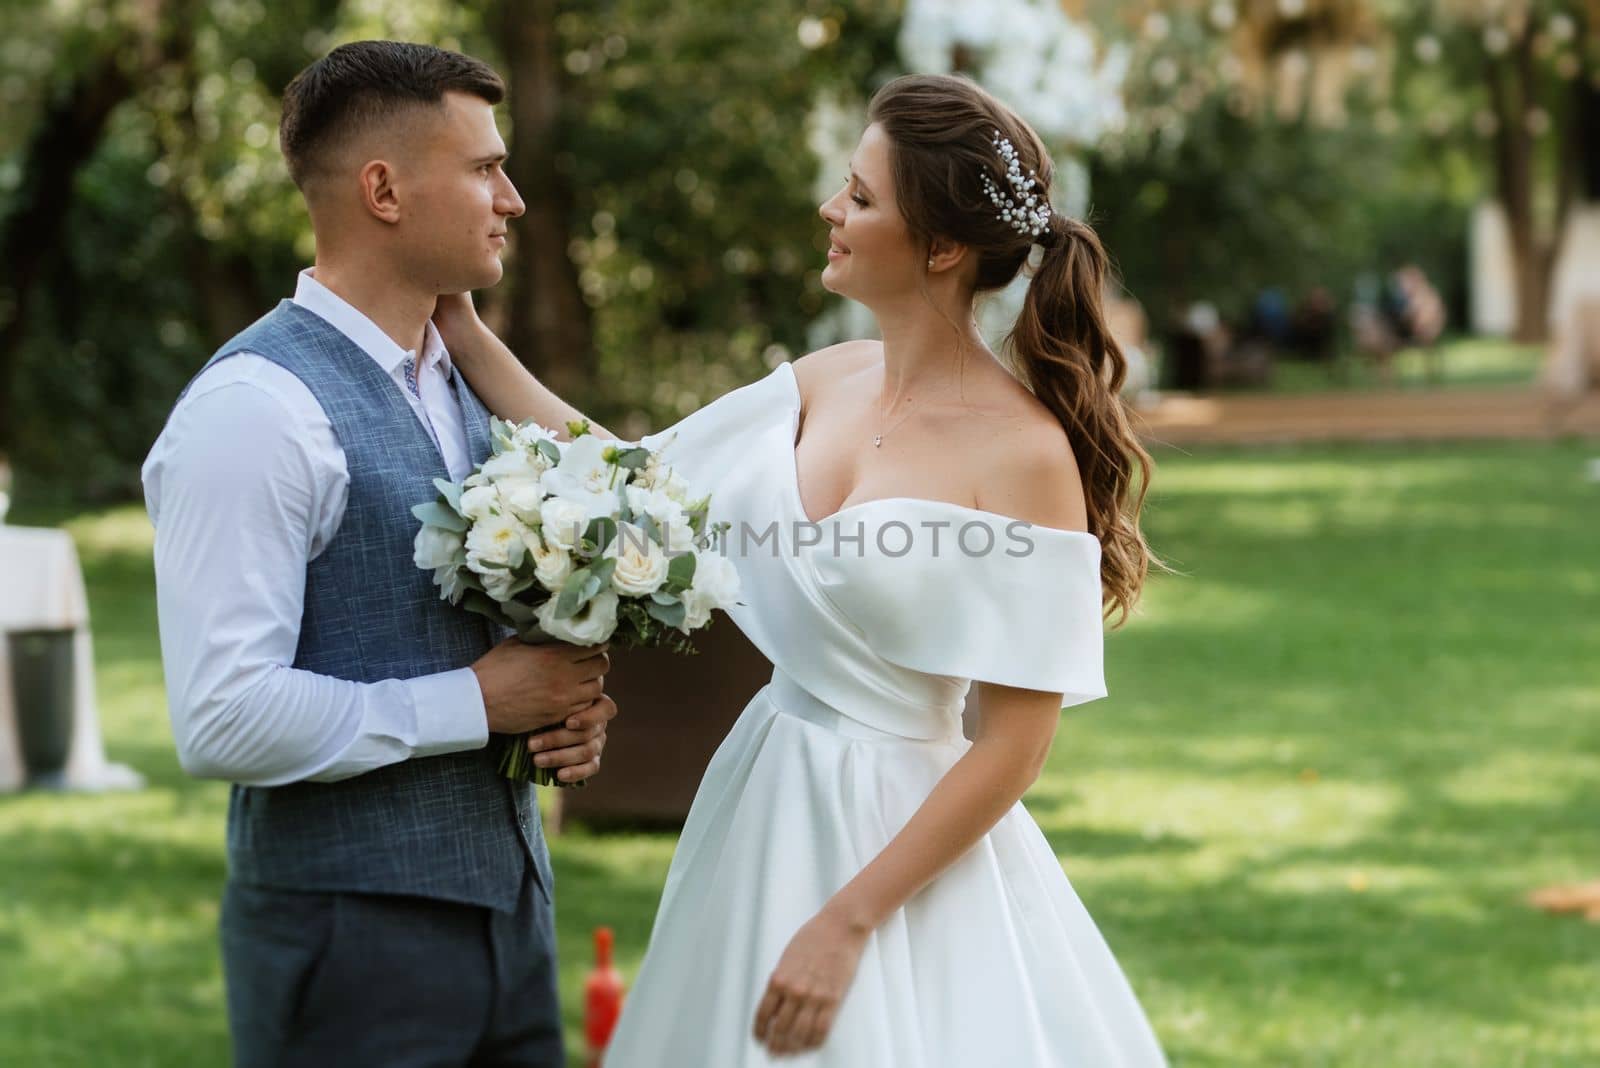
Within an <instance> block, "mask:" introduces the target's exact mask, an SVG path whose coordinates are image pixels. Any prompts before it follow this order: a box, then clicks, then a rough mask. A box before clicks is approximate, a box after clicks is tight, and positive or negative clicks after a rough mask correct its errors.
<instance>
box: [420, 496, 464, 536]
mask: <svg viewBox="0 0 1600 1068" xmlns="http://www.w3.org/2000/svg"><path fill="white" fill-rule="evenodd" d="M411 514H412V515H414V516H416V517H417V518H418V519H420V520H422V521H423V522H424V523H426V524H427V525H428V526H430V527H442V528H443V529H445V530H453V531H455V532H456V533H457V534H464V533H466V530H467V526H468V523H467V521H466V520H465V519H462V518H461V516H459V515H457V514H456V513H455V512H454V511H452V510H451V509H450V508H448V507H447V506H445V505H443V504H440V503H439V502H438V501H429V502H428V503H427V504H419V505H417V506H416V507H414V508H412V509H411Z"/></svg>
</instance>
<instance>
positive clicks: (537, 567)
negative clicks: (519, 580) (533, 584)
mask: <svg viewBox="0 0 1600 1068" xmlns="http://www.w3.org/2000/svg"><path fill="white" fill-rule="evenodd" d="M528 551H529V552H530V553H532V554H533V577H534V578H536V579H538V580H539V585H541V586H543V587H544V588H545V589H547V590H549V591H550V592H551V593H555V592H557V591H559V590H560V589H561V587H562V584H564V583H565V582H566V581H567V579H568V578H569V577H571V575H572V572H573V570H574V567H573V563H572V554H571V553H569V552H567V550H565V549H563V548H561V547H560V546H555V545H546V544H545V542H544V539H542V538H539V537H533V538H530V539H528Z"/></svg>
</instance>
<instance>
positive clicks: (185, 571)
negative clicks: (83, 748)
mask: <svg viewBox="0 0 1600 1068" xmlns="http://www.w3.org/2000/svg"><path fill="white" fill-rule="evenodd" d="M294 302H295V303H296V304H298V305H300V306H301V307H302V308H305V309H306V310H307V311H310V312H313V313H315V314H316V315H318V316H320V317H321V318H323V319H325V320H327V322H328V323H329V324H330V325H332V326H333V327H334V328H335V329H337V330H338V331H339V332H340V333H342V334H344V335H345V336H346V337H347V338H349V339H350V340H351V341H353V342H354V343H355V344H356V346H357V347H358V348H360V349H361V350H362V351H363V352H365V353H366V354H367V355H368V356H370V357H372V358H373V359H374V360H376V361H377V362H378V364H379V365H380V366H381V367H383V369H384V371H385V372H387V373H388V374H389V376H390V377H391V378H393V379H394V382H395V388H396V389H399V390H400V391H401V392H402V393H403V394H404V395H405V397H406V398H407V399H408V400H409V401H410V402H411V407H412V410H413V411H414V412H415V413H416V414H417V418H418V419H419V420H421V421H422V423H423V425H424V426H425V427H426V428H427V429H428V432H429V433H430V434H431V435H432V437H433V439H434V441H435V442H436V443H437V444H438V446H439V450H440V455H441V456H442V457H443V459H444V461H445V466H446V467H447V468H448V469H449V472H450V476H451V478H453V479H456V480H458V481H459V480H460V479H462V478H465V477H466V475H467V474H468V473H469V472H470V471H471V468H472V465H471V459H470V452H469V448H468V445H467V435H466V427H465V423H464V421H463V418H462V415H461V408H460V405H459V404H458V403H457V401H456V399H455V394H454V392H453V391H452V390H451V389H450V384H449V383H450V357H449V354H448V353H446V352H445V349H444V344H443V342H441V341H440V339H439V335H438V333H437V332H436V331H435V330H434V328H433V324H432V323H431V322H430V323H429V324H428V326H427V332H426V338H425V341H424V345H423V353H422V357H421V360H420V361H417V360H416V359H415V353H413V352H408V351H406V350H404V349H402V348H401V347H400V346H399V345H397V344H395V342H394V341H393V340H391V339H390V338H389V337H388V335H386V334H385V333H384V332H383V331H382V330H380V329H379V328H378V326H377V325H376V324H375V323H373V322H372V320H371V319H368V318H367V317H366V316H365V315H363V314H362V313H361V312H359V311H357V310H356V309H355V308H354V307H352V306H351V305H350V304H348V303H346V302H345V301H344V300H343V299H342V298H340V297H339V296H337V295H336V294H335V293H333V291H332V290H330V289H328V288H327V287H326V286H324V285H322V284H320V283H319V282H317V280H316V279H315V278H313V277H312V274H311V271H309V270H307V271H303V272H301V274H300V280H299V284H298V285H297V286H296V288H295V294H294ZM408 373H409V374H411V375H412V376H414V381H415V383H416V386H417V393H419V394H420V397H418V396H417V395H416V394H413V392H412V390H411V389H410V388H409V386H408V384H407V375H408ZM142 476H143V480H144V490H145V503H146V507H147V508H148V510H149V513H150V519H151V521H152V522H153V523H154V524H155V527H156V539H155V566H156V602H157V611H158V615H159V620H160V627H161V657H162V663H163V666H164V668H165V671H166V683H167V699H168V706H169V708H170V711H171V716H172V733H173V737H174V739H175V741H176V742H177V748H178V757H179V760H180V761H181V762H182V764H183V767H184V769H185V770H186V771H188V772H189V773H190V774H192V775H199V776H203V777H206V778H216V779H227V780H229V781H232V782H238V783H245V784H248V785H255V786H275V785H279V784H282V783H289V782H298V781H301V780H305V779H311V780H315V781H319V782H330V781H333V780H337V779H345V778H349V777H351V776H353V775H360V774H361V773H363V772H366V771H371V770H373V769H374V768H379V767H382V766H384V765H386V764H393V763H396V762H398V761H401V760H405V759H407V758H410V757H418V756H432V755H436V754H439V753H451V752H457V751H460V750H466V749H477V748H481V747H482V746H484V745H485V744H486V743H487V742H488V739H489V729H488V721H487V718H486V715H485V712H484V706H483V694H482V691H481V690H480V689H479V687H478V681H477V676H476V675H475V674H474V673H473V671H472V669H471V668H460V669H458V670H455V671H447V672H442V673H440V674H436V675H424V676H420V677H418V678H414V679H406V680H398V679H389V680H385V681H382V682H373V683H358V682H349V681H346V680H343V679H336V678H332V677H330V676H327V675H318V674H315V673H313V672H309V671H301V670H297V669H295V668H293V667H291V666H290V665H291V664H292V663H293V662H294V657H295V649H296V647H297V646H298V644H299V639H300V619H301V614H302V611H303V609H304V604H305V582H306V564H307V563H308V562H309V561H311V560H314V559H316V558H317V556H319V555H320V554H321V553H322V552H323V550H325V549H326V548H327V547H328V545H329V543H330V542H332V540H333V538H334V536H335V535H336V534H337V533H338V530H339V525H340V522H341V521H342V520H343V518H344V509H345V502H346V501H347V500H348V497H349V489H350V474H349V469H348V467H347V466H346V463H345V456H344V450H343V449H342V448H341V447H340V445H339V440H338V438H337V436H336V435H335V434H334V432H333V425H332V424H331V423H330V422H329V421H328V417H327V414H326V413H325V412H324V411H323V410H322V406H321V405H320V404H318V403H317V401H316V398H315V397H313V396H312V394H311V391H310V389H308V388H307V387H306V385H305V383H303V382H301V381H300V379H299V378H297V377H295V376H294V375H293V374H292V373H290V372H289V371H286V370H284V369H283V368H282V367H280V366H278V365H277V364H275V363H273V362H271V361H270V360H267V359H265V358H264V357H261V356H259V355H256V354H254V353H240V354H238V355H236V356H233V357H230V358H229V359H226V360H223V361H221V362H220V363H218V364H217V365H216V366H215V367H213V368H211V369H210V370H208V371H206V372H205V373H204V374H202V375H201V376H200V377H199V378H198V379H196V381H195V383H194V385H193V387H192V388H191V389H190V390H189V392H188V394H186V395H185V396H184V398H183V400H182V401H180V402H179V403H178V405H177V407H176V408H175V409H174V410H173V413H172V416H171V418H170V419H169V420H168V422H167V426H166V429H165V430H163V431H162V433H161V436H160V437H159V438H157V439H156V443H155V445H154V447H153V448H151V450H150V455H149V456H148V457H147V458H146V459H145V463H144V469H143V472H142Z"/></svg>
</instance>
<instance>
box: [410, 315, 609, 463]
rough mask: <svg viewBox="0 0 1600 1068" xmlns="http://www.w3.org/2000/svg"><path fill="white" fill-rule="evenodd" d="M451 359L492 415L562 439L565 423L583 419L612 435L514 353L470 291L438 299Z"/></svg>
mask: <svg viewBox="0 0 1600 1068" xmlns="http://www.w3.org/2000/svg"><path fill="white" fill-rule="evenodd" d="M433 323H434V325H435V326H436V327H438V329H439V336H440V337H441V338H442V339H443V341H444V346H445V349H446V350H447V351H448V352H449V353H450V359H451V361H452V362H453V363H454V364H455V365H456V366H457V367H459V368H460V369H461V373H462V374H464V375H466V377H467V381H468V382H470V383H471V384H472V389H473V391H474V392H476V393H477V394H478V397H479V398H480V399H481V400H482V401H483V403H484V404H486V405H487V406H488V407H489V410H490V411H492V412H493V413H494V414H495V415H497V416H499V417H500V418H501V419H505V420H507V421H509V422H513V423H521V422H525V421H526V420H529V419H532V420H533V421H534V422H536V423H538V424H539V425H540V426H544V427H549V428H550V429H551V430H554V431H555V432H556V435H557V436H558V437H559V438H560V439H561V440H563V441H565V440H567V439H568V438H569V437H570V436H571V435H569V434H568V433H567V424H568V423H569V422H577V421H582V420H586V419H587V420H588V422H589V429H590V431H591V432H592V433H593V434H594V435H595V436H596V437H601V438H615V437H616V435H615V434H613V433H612V432H611V431H609V430H607V429H606V428H605V427H603V426H601V425H600V424H599V423H596V422H595V421H594V420H592V419H589V417H588V416H586V415H584V414H583V413H582V412H580V411H579V410H578V409H576V408H574V407H573V406H572V405H570V404H568V403H567V402H566V401H564V400H562V399H561V398H560V397H558V396H556V394H555V393H553V392H552V391H551V390H550V388H549V387H548V386H546V385H545V384H544V383H543V382H541V381H539V379H538V378H537V377H535V376H534V374H533V372H532V371H529V370H528V369H527V368H526V367H525V366H523V364H522V361H520V360H518V359H517V357H516V354H515V353H513V352H512V351H511V350H510V349H509V348H507V347H506V344H505V342H503V341H501V340H500V338H499V337H498V336H496V335H495V332H494V331H493V330H490V329H489V327H488V326H486V325H485V324H484V322H483V320H482V319H480V318H479V317H478V312H477V309H476V308H474V307H473V304H472V295H471V294H469V293H453V294H449V295H447V296H443V297H440V298H439V303H438V306H437V308H436V309H435V311H434V313H433Z"/></svg>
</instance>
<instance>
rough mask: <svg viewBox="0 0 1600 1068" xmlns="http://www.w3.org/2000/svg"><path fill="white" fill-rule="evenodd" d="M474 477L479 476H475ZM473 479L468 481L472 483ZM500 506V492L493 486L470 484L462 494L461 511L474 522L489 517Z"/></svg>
mask: <svg viewBox="0 0 1600 1068" xmlns="http://www.w3.org/2000/svg"><path fill="white" fill-rule="evenodd" d="M473 477H474V478H475V477H477V476H473ZM471 481H472V479H470V478H469V479H468V480H467V482H468V483H471ZM499 507H500V494H499V492H498V491H496V490H495V488H494V487H493V486H489V485H481V486H469V488H468V489H466V490H464V491H463V492H462V494H461V508H460V512H461V514H462V515H463V516H465V517H466V518H468V519H470V520H472V521H473V522H474V523H476V522H478V521H479V520H482V519H487V518H488V517H489V515H490V513H491V512H493V511H494V510H495V509H497V508H499Z"/></svg>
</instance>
